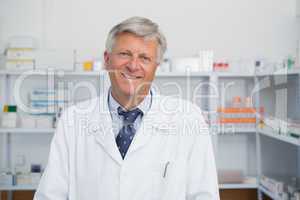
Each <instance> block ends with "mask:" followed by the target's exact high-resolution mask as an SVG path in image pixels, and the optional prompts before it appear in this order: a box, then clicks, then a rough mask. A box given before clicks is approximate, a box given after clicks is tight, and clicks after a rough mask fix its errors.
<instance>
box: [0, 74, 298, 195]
mask: <svg viewBox="0 0 300 200" xmlns="http://www.w3.org/2000/svg"><path fill="white" fill-rule="evenodd" d="M50 73H51V75H53V77H54V78H53V83H52V84H55V81H65V80H67V81H74V78H75V80H78V79H80V80H85V81H88V82H90V83H92V84H93V85H94V86H95V87H96V91H97V95H99V94H101V93H102V92H103V91H102V89H103V87H104V86H107V85H108V84H109V82H108V79H107V77H106V75H105V72H103V71H101V72H70V71H69V72H63V71H60V72H57V71H51V72H50ZM22 74H23V72H16V71H0V81H2V82H3V83H5V84H4V85H2V87H1V88H0V94H5V95H6V96H5V98H4V100H3V102H1V101H0V106H1V107H2V105H3V104H4V103H14V99H13V98H12V96H13V95H12V93H9V92H7V91H9V89H10V88H12V87H13V84H14V83H15V81H16V80H17V78H18V77H20V76H21V75H22ZM299 74H300V72H298V71H289V72H278V73H276V74H257V75H247V74H244V75H243V74H232V73H221V72H218V73H214V72H203V73H194V72H193V73H181V72H180V73H179V72H178V73H173V72H172V73H162V72H160V73H157V76H156V80H155V81H154V85H155V87H156V86H157V88H158V89H159V90H160V92H161V93H162V94H165V95H175V94H176V93H177V92H178V91H176V89H175V88H172V86H170V84H167V83H170V82H172V83H174V84H179V85H180V86H181V87H182V91H184V92H183V93H182V94H180V97H181V98H184V99H188V100H191V101H192V100H194V101H193V103H196V104H197V105H198V106H200V107H201V108H202V110H203V111H204V112H206V113H208V119H209V121H210V125H211V126H213V125H214V124H213V123H212V122H215V121H216V119H217V117H216V113H217V108H218V107H219V106H220V102H219V100H220V99H221V98H223V100H224V99H225V101H226V98H227V99H230V98H232V95H236V94H237V93H238V94H239V95H241V96H243V97H245V96H250V95H253V100H254V101H255V102H254V103H255V104H254V105H255V107H256V108H258V107H260V106H261V103H263V101H262V97H261V95H260V92H261V91H259V90H258V92H257V93H255V94H252V93H251V91H252V90H256V89H257V88H256V87H257V86H259V87H261V86H262V85H261V80H262V79H264V78H265V77H277V76H299ZM43 76H47V71H46V70H44V71H43V70H40V71H34V72H32V78H31V79H30V80H28V81H29V83H28V84H27V83H26V87H29V88H30V87H33V86H34V85H35V84H34V83H35V82H36V81H39V82H42V81H43ZM230 82H232V83H233V86H232V88H231V89H229V91H227V92H228V94H227V93H226V95H228V96H224V94H222V92H221V88H220V85H221V84H223V83H230ZM199 84H200V85H201V87H198V85H199ZM41 85H45V83H43V84H41ZM211 85H214V86H218V87H210V86H211ZM188 89H190V90H191V91H193V90H195V91H196V92H195V94H196V95H199V96H201V98H200V99H197V98H196V99H194V98H193V95H194V94H193V93H191V92H189V91H188ZM1 90H2V91H1ZM299 90H300V89H299ZM22 92H23V93H24V92H26V91H22ZM23 95H24V94H23ZM209 95H211V96H213V97H214V98H210V99H209V97H208V96H209ZM81 96H83V95H81ZM299 109H300V108H299ZM232 130H234V131H232ZM53 133H54V129H52V128H49V129H30V128H27V129H26V128H13V129H7V128H0V142H1V137H3V138H4V140H3V141H2V143H3V144H5V146H3V149H2V151H1V149H0V153H4V154H5V156H6V157H5V158H4V159H3V161H5V160H6V158H9V157H10V159H12V158H11V157H13V156H14V151H13V150H12V149H13V146H12V144H10V145H9V146H7V143H6V142H7V141H9V142H11V141H12V139H13V138H14V137H22V136H23V135H26V137H27V135H28V137H30V136H31V135H33V136H42V135H45V136H46V137H47V138H48V139H47V140H50V139H51V137H52V135H53ZM45 136H44V137H45ZM265 137H267V138H272V140H276V141H280V142H284V143H287V144H288V145H293V146H296V147H297V148H298V147H299V141H297V140H296V139H294V138H287V137H285V136H282V135H276V134H274V131H272V130H269V129H265V128H264V129H256V128H243V127H239V128H234V129H231V130H226V129H224V130H219V131H218V132H217V134H215V135H213V137H212V138H213V144H214V150H215V154H216V160H217V165H218V168H219V169H224V168H225V169H227V168H228V167H229V166H233V167H234V169H238V170H241V171H242V172H243V173H244V174H245V175H246V176H252V177H255V178H256V180H257V181H256V182H257V183H237V184H220V189H222V190H225V189H257V190H258V191H259V193H260V195H259V197H261V194H262V193H265V194H267V195H268V196H270V197H271V198H273V197H272V194H268V191H266V190H265V189H264V188H262V187H260V186H259V177H260V176H261V175H264V173H265V168H266V167H264V162H263V159H265V157H264V156H265V155H263V154H262V152H263V151H264V149H263V148H264V146H265V144H264V143H265V142H266V141H265V140H266V139H265ZM16 140H17V139H16ZM268 147H270V148H277V146H274V147H272V144H271V145H268ZM299 152H300V151H299ZM232 153H233V154H232ZM45 154H47V152H45ZM228 155H230V158H232V157H234V160H232V159H228ZM44 156H45V155H44ZM226 156H227V161H226V159H224V158H223V159H222V158H221V157H226ZM45 157H46V156H45ZM239 159H242V161H239ZM296 159H298V160H300V156H298V157H297V158H296ZM244 161H245V162H244ZM232 162H234V164H232ZM243 162H244V164H242V163H243ZM298 162H299V163H300V161H298ZM8 163H10V164H7V163H6V164H7V166H8V167H13V166H11V165H12V163H13V161H12V160H9V162H8ZM43 164H44V163H43ZM299 166H300V164H299ZM299 166H297V167H298V170H299V171H300V169H299ZM229 169H231V168H229ZM298 176H299V174H298ZM35 189H36V186H32V185H31V186H11V187H0V191H1V190H9V191H15V190H35Z"/></svg>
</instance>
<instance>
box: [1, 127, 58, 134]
mask: <svg viewBox="0 0 300 200" xmlns="http://www.w3.org/2000/svg"><path fill="white" fill-rule="evenodd" d="M54 130H55V129H54V128H43V129H42V128H0V133H22V134H32V133H34V134H51V133H54Z"/></svg>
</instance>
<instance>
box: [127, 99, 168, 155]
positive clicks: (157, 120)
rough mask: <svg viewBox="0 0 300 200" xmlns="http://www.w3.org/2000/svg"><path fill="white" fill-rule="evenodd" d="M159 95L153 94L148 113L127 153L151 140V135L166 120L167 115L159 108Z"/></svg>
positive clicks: (159, 131)
mask: <svg viewBox="0 0 300 200" xmlns="http://www.w3.org/2000/svg"><path fill="white" fill-rule="evenodd" d="M159 106H160V96H158V95H154V96H153V98H152V105H151V108H150V110H149V111H148V113H147V114H146V115H145V116H144V118H143V120H142V124H141V126H140V128H139V130H138V131H137V133H136V135H135V137H134V139H133V141H132V143H131V145H130V147H129V150H128V152H127V155H128V154H131V153H134V152H135V151H137V150H138V149H140V148H142V147H144V146H145V145H147V144H148V142H149V141H150V140H151V138H152V137H153V135H155V134H159V133H161V131H162V130H161V127H162V123H164V122H166V121H165V120H167V115H166V114H164V113H163V112H162V111H161V110H160V107H159Z"/></svg>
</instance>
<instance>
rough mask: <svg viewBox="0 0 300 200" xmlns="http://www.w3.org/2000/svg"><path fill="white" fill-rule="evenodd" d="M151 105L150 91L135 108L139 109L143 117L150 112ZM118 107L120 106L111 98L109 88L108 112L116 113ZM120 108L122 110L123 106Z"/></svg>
mask: <svg viewBox="0 0 300 200" xmlns="http://www.w3.org/2000/svg"><path fill="white" fill-rule="evenodd" d="M151 104H152V91H151V89H150V90H149V93H148V95H147V96H146V97H145V98H144V100H143V101H142V102H141V103H140V104H139V105H138V106H137V108H139V109H140V110H141V111H142V112H143V115H145V114H146V113H147V112H148V111H149V110H150V108H151ZM120 106H121V105H120V104H119V103H118V102H117V101H116V100H115V98H114V97H113V96H112V94H111V88H110V89H109V96H108V107H109V110H110V112H113V113H118V107H120ZM121 108H122V109H124V108H123V106H121ZM124 110H125V109H124Z"/></svg>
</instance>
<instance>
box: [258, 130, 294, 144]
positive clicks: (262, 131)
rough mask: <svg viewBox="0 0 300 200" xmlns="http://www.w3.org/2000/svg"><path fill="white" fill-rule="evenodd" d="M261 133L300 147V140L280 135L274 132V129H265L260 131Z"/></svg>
mask: <svg viewBox="0 0 300 200" xmlns="http://www.w3.org/2000/svg"><path fill="white" fill-rule="evenodd" d="M258 131H259V133H260V134H262V135H266V136H268V137H271V138H274V139H277V140H280V141H283V142H287V143H290V144H293V145H297V146H300V140H299V139H296V138H293V137H290V136H285V135H279V134H278V133H277V132H276V131H274V130H273V129H272V128H263V129H258Z"/></svg>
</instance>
